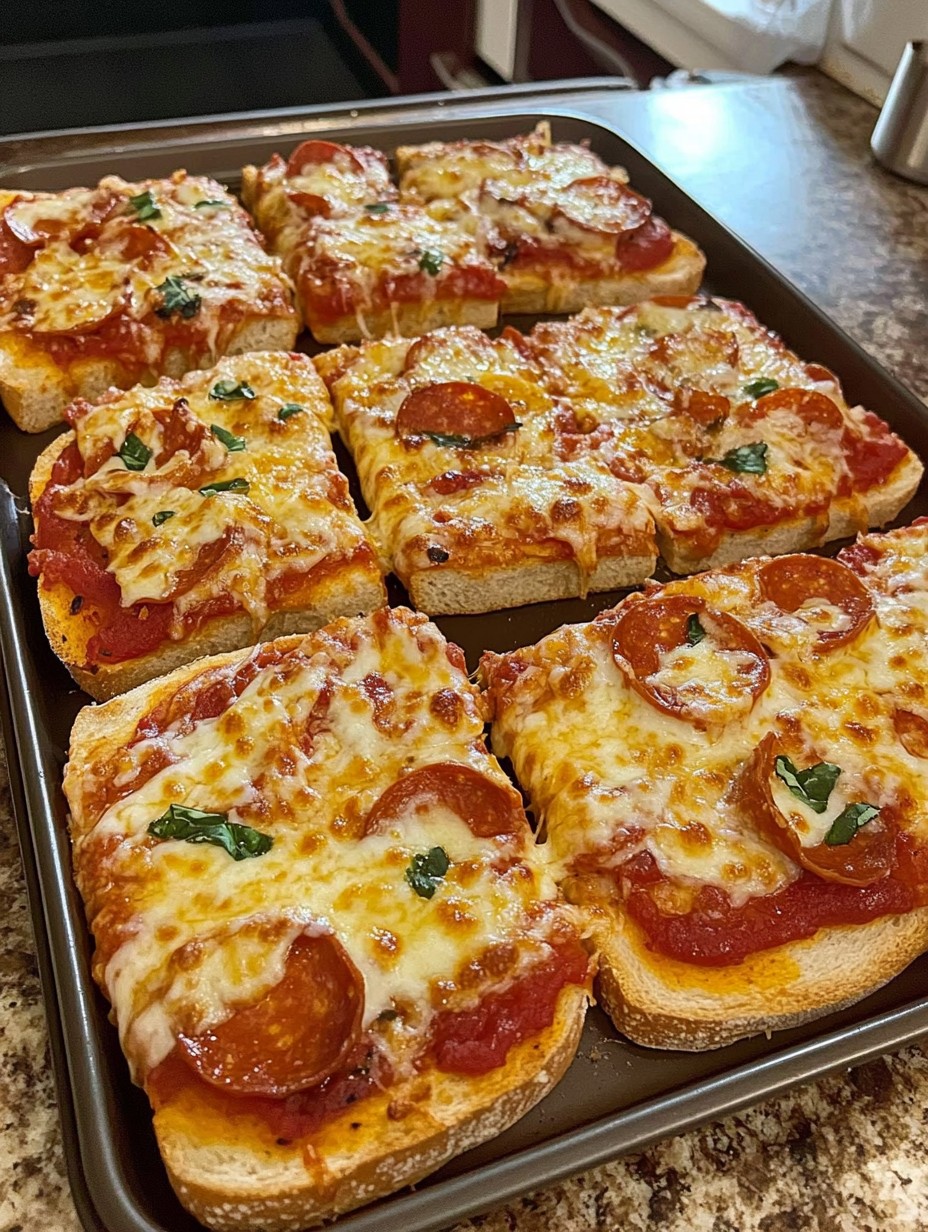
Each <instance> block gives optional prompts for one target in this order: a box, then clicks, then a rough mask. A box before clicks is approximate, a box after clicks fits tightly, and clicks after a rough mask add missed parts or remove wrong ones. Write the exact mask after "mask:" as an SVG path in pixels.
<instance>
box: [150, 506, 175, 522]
mask: <svg viewBox="0 0 928 1232" xmlns="http://www.w3.org/2000/svg"><path fill="white" fill-rule="evenodd" d="M173 517H174V510H173V509H159V510H158V512H157V513H156V514H153V515H152V519H151V524H152V526H163V525H164V523H165V522H166V521H167V520H168V518H173Z"/></svg>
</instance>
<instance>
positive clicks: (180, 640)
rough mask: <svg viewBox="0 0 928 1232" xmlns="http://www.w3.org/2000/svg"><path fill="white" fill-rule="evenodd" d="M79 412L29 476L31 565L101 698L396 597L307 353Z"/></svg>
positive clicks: (240, 363)
mask: <svg viewBox="0 0 928 1232" xmlns="http://www.w3.org/2000/svg"><path fill="white" fill-rule="evenodd" d="M66 414H67V417H68V421H69V423H70V424H71V425H72V428H71V431H70V432H66V433H63V434H62V435H60V436H59V437H57V438H56V439H55V440H54V441H53V442H52V444H51V445H49V446H48V447H47V448H46V449H45V450H44V451H43V452H42V454H41V455H40V456H39V458H38V460H37V462H36V465H35V469H34V470H33V473H32V478H31V482H30V496H31V500H32V510H33V518H34V522H35V533H34V535H33V542H34V544H35V547H34V549H33V551H32V552H31V553H30V556H29V568H30V571H31V572H32V573H33V574H34V575H36V576H37V577H38V578H39V584H38V591H39V601H40V605H41V610H42V618H43V620H44V622H45V629H46V632H47V633H48V637H49V640H50V642H51V645H52V648H53V649H54V651H55V652H56V654H57V655H58V656H59V658H60V659H61V660H62V662H63V663H64V664H65V666H66V667H67V668H68V670H69V671H70V672H71V674H72V675H73V676H74V678H75V680H76V681H77V682H78V684H80V686H81V687H82V688H83V689H84V690H85V691H86V692H88V693H89V694H90V695H91V696H92V697H95V698H97V699H102V698H107V697H112V696H114V695H115V694H116V693H121V692H124V691H125V690H126V689H129V688H131V687H133V686H134V685H137V684H140V683H141V682H143V681H145V680H149V679H151V678H152V677H153V676H157V675H160V674H162V673H163V672H165V671H169V670H170V669H171V668H173V667H177V666H179V665H180V664H182V663H188V662H190V660H192V659H196V658H199V657H200V656H201V655H204V654H212V653H218V652H220V651H223V650H231V649H235V648H236V647H239V646H247V645H250V644H251V643H253V642H254V641H255V640H256V637H257V636H258V635H259V634H260V633H262V632H263V633H264V635H265V636H266V637H273V636H276V635H277V634H280V633H288V632H301V631H309V630H311V629H314V628H318V627H319V626H320V625H322V624H325V623H326V621H328V620H330V619H331V618H333V617H334V616H338V615H349V614H350V615H354V614H356V613H360V612H367V611H370V610H371V609H372V608H374V607H377V606H378V605H379V604H381V603H383V602H385V599H386V595H385V591H384V586H383V581H382V577H381V571H380V566H379V563H378V560H377V557H376V555H375V552H374V549H373V548H372V546H371V544H370V543H369V541H368V539H367V537H366V534H365V532H364V529H363V527H362V525H361V523H360V521H359V519H358V516H357V513H356V511H355V508H354V505H353V504H352V502H351V497H350V496H349V493H348V483H347V480H346V479H345V477H344V476H343V475H342V474H341V472H340V471H339V470H338V466H337V464H336V461H335V456H334V454H333V453H332V448H331V442H330V439H329V435H328V427H329V425H330V421H331V415H332V411H331V406H330V404H329V400H328V397H327V395H326V391H325V388H324V386H323V384H322V382H321V381H320V379H319V377H318V375H317V374H316V371H315V369H314V368H313V365H312V362H311V361H310V360H309V359H308V358H307V357H306V356H304V355H296V354H290V353H285V352H281V353H276V352H275V353H270V354H265V353H260V352H258V353H254V354H249V355H244V356H237V357H235V358H228V359H224V360H222V361H221V362H220V363H219V364H218V365H217V366H216V367H215V368H213V369H211V370H209V371H206V372H200V371H197V372H191V373H188V374H187V375H186V376H185V377H182V378H181V379H180V380H173V379H171V378H170V377H163V378H162V379H161V380H160V381H159V382H158V383H157V384H156V385H154V386H151V387H142V386H137V387H136V388H134V389H131V390H129V391H128V392H120V391H119V390H112V391H110V393H108V394H106V395H104V396H103V397H102V398H100V399H99V400H98V401H96V402H89V401H87V400H78V401H76V402H73V403H71V405H70V406H69V407H68V408H67V411H66Z"/></svg>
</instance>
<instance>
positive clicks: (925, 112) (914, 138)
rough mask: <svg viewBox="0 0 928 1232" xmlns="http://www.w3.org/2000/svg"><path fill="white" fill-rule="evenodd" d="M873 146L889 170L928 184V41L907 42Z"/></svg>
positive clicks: (884, 106) (874, 136) (875, 132)
mask: <svg viewBox="0 0 928 1232" xmlns="http://www.w3.org/2000/svg"><path fill="white" fill-rule="evenodd" d="M870 148H871V150H873V153H874V155H875V156H876V158H877V160H878V161H879V162H881V163H882V164H883V166H884V167H886V168H887V170H889V171H894V172H895V173H896V175H901V176H905V178H906V179H907V180H915V182H916V183H918V184H928V42H918V43H908V44H907V45H906V49H905V51H904V52H903V53H902V59H901V60H900V61H899V64H898V65H897V67H896V72H895V75H894V77H893V80H892V84H891V85H890V87H889V93H888V94H887V95H886V102H885V103H884V104H883V110H882V111H881V112H880V117H879V119H878V120H877V122H876V128H874V130H873V136H872V137H871V138H870Z"/></svg>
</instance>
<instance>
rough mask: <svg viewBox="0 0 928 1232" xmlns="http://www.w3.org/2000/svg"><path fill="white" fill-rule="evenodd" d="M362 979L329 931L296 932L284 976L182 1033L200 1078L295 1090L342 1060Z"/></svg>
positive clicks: (269, 1090)
mask: <svg viewBox="0 0 928 1232" xmlns="http://www.w3.org/2000/svg"><path fill="white" fill-rule="evenodd" d="M363 1009H364V982H363V980H362V978H361V975H360V973H359V972H358V970H357V968H356V967H355V965H354V963H352V961H351V959H350V958H349V957H348V955H347V954H346V953H345V950H344V947H343V946H342V945H341V943H340V942H339V941H337V940H336V939H335V938H334V937H332V936H328V935H324V934H323V935H320V936H316V937H309V936H306V935H305V934H304V935H302V936H299V937H297V939H296V940H295V941H294V942H293V944H292V945H291V946H290V950H289V952H288V954H287V961H286V966H285V969H284V975H283V979H281V980H280V982H279V983H277V984H275V985H274V987H273V988H271V989H270V990H269V991H268V992H267V993H265V995H264V996H263V997H262V998H261V1000H260V1001H258V1002H256V1003H255V1004H254V1005H247V1006H244V1007H243V1008H242V1009H239V1010H236V1011H235V1013H234V1014H233V1015H232V1016H231V1018H227V1019H226V1020H225V1022H222V1023H220V1024H219V1025H218V1026H216V1027H212V1028H211V1029H210V1030H208V1031H203V1032H202V1033H201V1034H199V1035H183V1034H181V1035H179V1037H178V1042H179V1044H180V1046H181V1053H182V1056H183V1057H184V1060H186V1061H187V1063H188V1065H190V1066H191V1067H192V1068H193V1069H194V1070H196V1072H197V1073H198V1074H199V1075H200V1077H201V1078H203V1079H205V1081H206V1082H209V1083H211V1084H212V1085H213V1086H216V1087H221V1088H223V1089H224V1090H226V1091H233V1092H237V1093H238V1094H241V1095H273V1096H277V1097H281V1096H285V1095H293V1094H294V1093H295V1092H297V1091H302V1090H305V1088H307V1087H314V1086H318V1085H319V1083H320V1082H324V1081H325V1079H326V1078H328V1077H329V1076H330V1075H331V1074H334V1073H336V1072H337V1071H338V1070H339V1069H340V1068H341V1067H342V1066H343V1065H344V1062H345V1059H346V1058H347V1056H348V1054H349V1053H350V1052H351V1050H352V1048H353V1047H354V1046H355V1045H356V1044H357V1042H358V1039H359V1038H360V1034H361V1014H362V1011H363Z"/></svg>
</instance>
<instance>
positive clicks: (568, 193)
mask: <svg viewBox="0 0 928 1232" xmlns="http://www.w3.org/2000/svg"><path fill="white" fill-rule="evenodd" d="M554 213H555V217H556V216H557V215H560V216H561V217H563V218H566V219H568V220H569V221H570V222H572V223H573V224H574V225H575V226H577V227H581V228H582V229H583V230H584V231H600V232H605V233H606V234H607V235H624V234H625V233H626V232H628V231H635V230H637V229H638V227H640V226H641V225H642V224H643V223H645V222H647V220H648V218H649V217H650V214H651V202H650V201H649V200H648V199H647V197H642V196H640V195H639V194H638V193H636V192H633V191H632V189H630V188H628V187H627V186H626V185H625V184H623V183H622V182H621V181H620V180H613V179H612V178H611V177H610V176H608V175H591V176H587V177H586V178H584V179H580V180H574V181H573V183H571V184H568V185H567V187H566V188H562V189H560V190H559V192H558V194H557V204H556V205H555V207H554Z"/></svg>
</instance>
